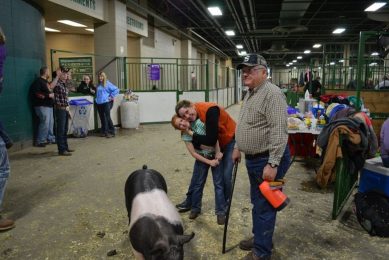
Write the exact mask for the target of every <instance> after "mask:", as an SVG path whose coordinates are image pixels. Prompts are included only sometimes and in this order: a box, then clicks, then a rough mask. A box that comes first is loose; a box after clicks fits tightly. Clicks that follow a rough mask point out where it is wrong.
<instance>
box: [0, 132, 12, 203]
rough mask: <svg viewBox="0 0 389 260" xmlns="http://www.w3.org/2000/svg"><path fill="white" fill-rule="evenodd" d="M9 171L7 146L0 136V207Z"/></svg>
mask: <svg viewBox="0 0 389 260" xmlns="http://www.w3.org/2000/svg"><path fill="white" fill-rule="evenodd" d="M9 172H10V167H9V160H8V153H7V148H6V147H5V143H4V141H3V139H2V138H0V208H1V204H2V203H3V198H4V192H5V186H6V184H7V180H8V176H9Z"/></svg>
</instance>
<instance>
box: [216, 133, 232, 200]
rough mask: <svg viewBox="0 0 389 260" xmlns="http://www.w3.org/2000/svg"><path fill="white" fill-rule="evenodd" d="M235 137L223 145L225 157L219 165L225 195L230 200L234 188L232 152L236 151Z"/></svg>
mask: <svg viewBox="0 0 389 260" xmlns="http://www.w3.org/2000/svg"><path fill="white" fill-rule="evenodd" d="M234 146H235V139H232V140H231V141H230V142H229V143H228V144H227V145H226V146H225V147H223V149H222V152H223V158H222V161H221V164H220V166H219V167H221V172H222V173H223V183H224V197H225V199H226V201H228V200H229V199H230V197H231V189H232V169H233V167H234V162H233V161H232V152H233V151H234Z"/></svg>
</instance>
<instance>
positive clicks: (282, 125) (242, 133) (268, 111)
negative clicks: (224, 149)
mask: <svg viewBox="0 0 389 260" xmlns="http://www.w3.org/2000/svg"><path fill="white" fill-rule="evenodd" d="M286 109H287V104H286V98H285V95H284V94H283V93H282V92H281V90H280V89H279V88H278V87H277V86H276V85H274V84H272V83H270V82H269V81H265V82H264V83H262V84H261V85H259V86H258V87H256V88H254V89H253V90H250V91H249V92H247V94H246V96H245V98H244V100H243V104H242V108H241V110H240V114H239V118H238V124H237V127H236V133H235V139H236V147H237V148H238V149H239V150H240V151H242V152H244V153H245V154H257V153H262V152H266V151H269V163H273V164H277V165H279V164H280V161H281V158H282V155H283V154H284V150H285V147H286V144H287V142H288V126H287V112H286Z"/></svg>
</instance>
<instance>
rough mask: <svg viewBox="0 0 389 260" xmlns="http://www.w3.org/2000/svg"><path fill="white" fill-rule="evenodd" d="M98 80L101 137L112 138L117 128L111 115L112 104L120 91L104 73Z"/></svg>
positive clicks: (97, 94) (97, 92) (97, 98)
mask: <svg viewBox="0 0 389 260" xmlns="http://www.w3.org/2000/svg"><path fill="white" fill-rule="evenodd" d="M98 79H99V82H98V84H97V86H96V99H95V100H96V104H97V111H98V112H99V117H100V122H101V135H100V136H102V137H107V138H110V137H114V136H115V128H114V126H113V123H112V119H111V114H110V112H111V111H110V110H111V107H110V102H111V101H113V100H114V98H115V97H116V96H117V95H118V94H119V89H118V87H116V86H115V85H114V84H112V83H111V82H110V81H109V80H108V79H107V75H106V74H105V73H104V72H100V73H99V76H98Z"/></svg>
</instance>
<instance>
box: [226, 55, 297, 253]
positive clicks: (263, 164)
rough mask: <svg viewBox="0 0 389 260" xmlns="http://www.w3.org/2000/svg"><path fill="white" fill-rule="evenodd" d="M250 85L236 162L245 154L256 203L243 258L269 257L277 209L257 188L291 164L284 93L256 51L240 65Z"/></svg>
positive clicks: (241, 117) (243, 243)
mask: <svg viewBox="0 0 389 260" xmlns="http://www.w3.org/2000/svg"><path fill="white" fill-rule="evenodd" d="M237 69H238V70H241V73H242V78H243V81H244V85H245V86H247V87H248V88H249V90H248V93H247V94H246V96H245V98H244V100H243V104H242V108H241V111H240V114H239V118H238V124H237V128H236V133H235V138H236V145H235V148H234V151H233V155H232V159H233V161H237V160H238V161H239V160H240V156H241V155H240V151H241V152H243V153H244V154H245V160H246V168H247V172H248V176H249V180H250V196H251V203H252V204H253V209H252V218H253V229H252V231H253V233H254V238H251V239H249V240H244V241H241V243H240V247H241V249H244V250H251V252H250V253H249V254H248V255H247V256H246V257H245V258H244V259H270V258H271V251H272V247H273V242H272V238H273V232H274V227H275V221H276V212H277V211H276V210H275V209H274V208H273V207H272V205H271V204H270V203H269V202H268V201H267V200H266V198H265V197H264V196H263V195H262V193H261V192H260V190H259V189H258V183H259V181H261V180H269V181H271V180H274V179H280V178H282V177H283V176H284V175H285V173H286V171H287V170H288V167H289V162H290V155H289V150H288V147H287V141H288V131H287V112H286V108H287V104H286V100H285V95H284V94H283V93H282V92H281V90H280V89H279V88H278V87H277V86H276V85H274V84H272V83H270V82H269V81H268V80H267V63H266V60H265V59H264V58H263V57H262V56H260V55H257V54H250V55H248V56H246V57H245V58H244V60H243V62H242V63H241V64H239V65H238V67H237Z"/></svg>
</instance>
